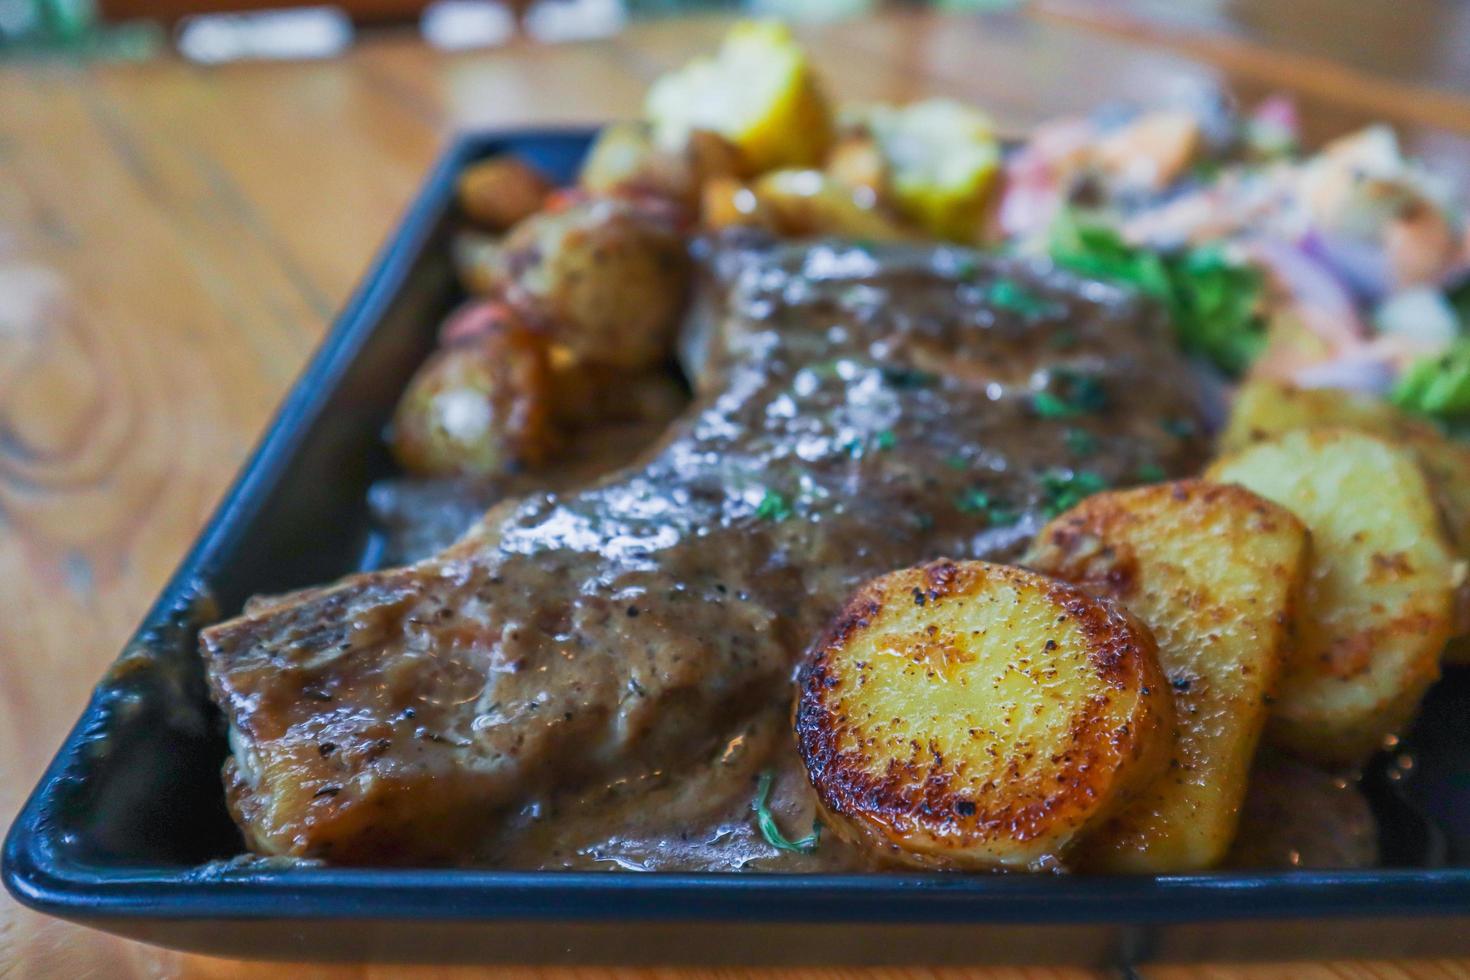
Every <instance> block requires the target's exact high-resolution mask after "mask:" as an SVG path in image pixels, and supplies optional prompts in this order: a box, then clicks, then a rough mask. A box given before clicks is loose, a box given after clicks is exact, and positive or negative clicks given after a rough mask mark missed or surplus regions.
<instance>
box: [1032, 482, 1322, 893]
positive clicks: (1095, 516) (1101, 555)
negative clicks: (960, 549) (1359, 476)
mask: <svg viewBox="0 0 1470 980" xmlns="http://www.w3.org/2000/svg"><path fill="white" fill-rule="evenodd" d="M1309 552H1310V542H1309V538H1308V535H1307V529H1306V528H1305V527H1304V526H1303V525H1302V523H1301V521H1299V520H1297V519H1296V517H1294V516H1293V515H1292V514H1291V513H1290V512H1288V511H1287V510H1286V509H1285V508H1282V507H1278V506H1277V505H1276V504H1273V503H1271V502H1270V501H1268V500H1264V499H1262V498H1260V497H1258V496H1256V495H1255V494H1253V493H1251V492H1250V491H1249V490H1245V489H1242V488H1241V487H1236V486H1221V485H1218V484H1211V483H1203V482H1201V481H1198V480H1186V481H1181V482H1178V483H1164V484H1157V485H1154V486H1148V487H1141V488H1139V489H1136V490H1123V491H1115V492H1111V493H1102V494H1097V495H1095V496H1092V497H1089V498H1087V499H1086V500H1085V501H1083V502H1082V503H1081V504H1078V505H1077V506H1076V507H1074V508H1073V509H1071V510H1069V511H1067V512H1066V513H1065V514H1063V515H1062V516H1060V517H1058V518H1057V519H1056V520H1054V521H1052V522H1051V523H1050V524H1048V525H1047V526H1046V528H1044V529H1043V530H1042V532H1041V534H1040V535H1039V536H1038V537H1037V539H1036V541H1035V542H1034V543H1033V545H1032V548H1031V552H1030V554H1029V555H1028V556H1027V558H1026V559H1025V564H1026V565H1027V566H1029V567H1031V568H1034V569H1036V570H1037V571H1039V572H1044V573H1046V574H1048V575H1053V576H1055V577H1057V578H1060V579H1062V580H1064V581H1067V582H1071V583H1072V584H1074V585H1076V586H1078V587H1079V588H1081V589H1083V590H1085V591H1087V592H1089V593H1091V594H1093V595H1097V596H1103V597H1105V598H1108V599H1111V600H1114V601H1116V602H1119V603H1121V604H1123V605H1124V606H1126V607H1127V608H1128V610H1129V611H1130V612H1132V613H1133V614H1134V615H1135V616H1137V617H1138V618H1139V619H1141V620H1143V621H1144V623H1146V624H1148V627H1149V629H1150V630H1151V631H1152V632H1153V635H1154V639H1155V640H1157V641H1158V645H1159V663H1160V665H1161V666H1162V667H1163V669H1164V673H1165V674H1166V675H1167V676H1168V679H1169V683H1170V685H1171V687H1172V689H1173V692H1174V708H1175V714H1176V716H1177V718H1178V725H1179V735H1178V739H1177V742H1176V744H1175V748H1174V755H1173V758H1172V760H1171V762H1170V765H1169V768H1168V770H1167V771H1166V772H1165V773H1164V774H1163V775H1162V776H1160V777H1159V778H1158V779H1157V780H1156V781H1155V782H1153V783H1152V784H1150V785H1149V786H1148V787H1147V788H1146V789H1145V790H1144V791H1143V794H1142V795H1141V796H1140V797H1139V798H1138V799H1136V800H1134V801H1133V802H1132V803H1130V804H1129V805H1128V806H1127V807H1126V808H1124V809H1123V810H1122V811H1121V812H1120V813H1119V814H1118V815H1117V816H1115V817H1113V818H1112V819H1111V820H1109V821H1108V822H1107V823H1106V824H1105V825H1103V826H1102V827H1100V828H1099V829H1098V830H1097V831H1096V833H1094V834H1092V835H1089V837H1088V838H1087V840H1085V841H1084V842H1083V843H1082V844H1081V845H1080V848H1079V856H1078V863H1079V864H1080V865H1081V866H1082V867H1084V868H1088V869H1091V870H1097V871H1121V872H1142V873H1150V874H1163V873H1167V872H1180V871H1195V870H1199V869H1202V868H1209V867H1212V866H1214V865H1216V864H1218V863H1219V862H1220V861H1221V860H1222V859H1224V857H1225V855H1226V853H1227V852H1228V851H1229V849H1230V844H1231V841H1232V840H1233V839H1234V837H1235V827H1236V820H1237V819H1238V817H1239V813H1240V806H1241V801H1242V799H1243V798H1244V797H1245V792H1246V784H1247V777H1248V773H1249V771H1250V768H1251V758H1252V757H1253V756H1254V755H1255V750H1256V744H1257V742H1258V741H1259V740H1260V735H1261V731H1262V729H1263V728H1264V727H1265V724H1266V713H1267V699H1268V698H1269V696H1270V695H1271V694H1273V693H1274V691H1275V688H1276V683H1277V681H1278V679H1279V677H1280V675H1281V668H1282V664H1283V663H1284V662H1285V658H1286V654H1287V649H1288V646H1289V644H1290V641H1291V627H1292V624H1293V622H1294V617H1295V614H1296V610H1297V606H1298V603H1299V599H1300V596H1301V592H1302V588H1303V585H1304V584H1305V579H1306V572H1307V569H1308V567H1309Z"/></svg>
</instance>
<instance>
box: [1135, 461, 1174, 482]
mask: <svg viewBox="0 0 1470 980" xmlns="http://www.w3.org/2000/svg"><path fill="white" fill-rule="evenodd" d="M1134 475H1135V476H1137V477H1138V478H1139V479H1140V480H1142V481H1143V482H1144V483H1162V482H1164V480H1166V479H1167V478H1168V476H1169V474H1167V473H1165V472H1164V468H1163V467H1162V466H1160V465H1159V464H1158V463H1144V464H1143V465H1142V466H1140V467H1139V468H1138V469H1137V470H1136V471H1135V472H1134Z"/></svg>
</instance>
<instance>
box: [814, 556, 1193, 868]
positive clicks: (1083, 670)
mask: <svg viewBox="0 0 1470 980" xmlns="http://www.w3.org/2000/svg"><path fill="white" fill-rule="evenodd" d="M1166 685H1167V682H1166V680H1165V679H1164V676H1163V673H1162V671H1161V670H1160V669H1159V664H1158V659H1157V655H1156V652H1155V649H1154V641H1153V637H1152V636H1151V635H1150V633H1149V631H1148V628H1147V627H1146V626H1144V625H1143V624H1141V623H1140V622H1138V621H1137V620H1136V619H1133V618H1132V617H1131V616H1129V615H1128V614H1127V613H1124V612H1122V611H1121V610H1119V609H1116V608H1114V607H1113V606H1111V605H1110V604H1108V603H1106V602H1103V601H1100V600H1097V599H1095V598H1093V597H1091V596H1088V595H1086V594H1085V593H1083V592H1081V591H1080V590H1077V589H1074V588H1072V587H1071V586H1069V585H1065V584H1063V583H1061V582H1057V581H1055V580H1053V579H1049V578H1046V577H1044V576H1041V575H1038V574H1036V573H1034V572H1029V571H1025V570H1023V569H1018V568H1011V567H1008V566H1004V565H993V564H988V563H985V562H952V561H939V562H934V563H932V564H929V565H925V566H923V567H919V568H910V569H905V570H902V571H897V572H893V573H890V574H888V575H884V576H882V577H880V578H877V579H874V580H873V581H872V582H869V583H868V584H867V585H865V586H863V587H862V588H861V589H859V590H858V591H857V593H856V594H855V595H853V596H852V598H851V599H850V600H849V601H848V603H847V605H846V607H845V608H844V609H843V610H842V612H841V613H840V614H839V615H838V616H837V618H836V619H835V620H834V621H833V622H832V624H831V625H830V626H829V627H828V629H827V631H826V633H825V635H824V636H823V637H822V638H821V639H820V640H819V641H818V642H817V644H816V645H815V647H814V648H813V649H812V651H811V654H810V656H809V657H808V659H807V661H806V662H805V664H804V665H803V668H802V670H801V674H800V680H799V687H800V693H799V695H798V700H797V707H796V733H797V741H798V745H799V747H800V750H801V754H802V758H803V759H804V760H805V761H806V766H807V772H808V775H809V776H810V777H811V780H812V785H813V787H814V788H815V789H816V792H817V795H818V797H819V799H820V800H821V803H822V806H823V808H824V811H825V814H826V818H827V820H828V821H829V823H830V826H831V827H832V828H833V829H834V831H836V832H837V833H838V834H840V835H842V836H844V837H846V838H848V839H850V840H853V841H856V842H859V843H862V844H866V845H867V846H869V847H871V848H874V849H875V850H876V851H877V852H878V853H880V854H882V855H884V856H886V858H887V859H888V860H890V861H892V862H894V863H896V864H903V865H913V866H919V867H943V868H971V869H975V868H1043V867H1048V866H1053V865H1054V863H1055V861H1056V860H1057V857H1058V855H1061V854H1063V852H1065V851H1066V849H1067V848H1068V846H1069V845H1070V844H1071V843H1072V842H1073V840H1074V839H1076V838H1078V836H1079V835H1081V834H1083V833H1084V832H1085V831H1087V830H1088V829H1090V828H1092V827H1095V826H1097V825H1098V824H1099V823H1101V822H1102V821H1103V820H1105V819H1106V818H1107V817H1108V816H1110V815H1111V814H1112V813H1113V812H1115V811H1116V810H1117V809H1118V808H1119V807H1121V806H1122V805H1124V804H1125V803H1127V802H1128V801H1129V800H1130V799H1131V798H1132V797H1133V796H1134V795H1135V794H1136V793H1137V792H1138V791H1139V790H1141V789H1142V788H1143V787H1145V786H1147V785H1148V784H1149V783H1150V782H1151V781H1152V780H1153V779H1154V778H1155V777H1156V776H1158V774H1159V773H1160V772H1161V771H1162V769H1163V766H1164V763H1165V762H1166V760H1167V758H1168V755H1169V751H1170V749H1171V748H1172V739H1173V725H1174V717H1173V703H1172V701H1171V700H1170V698H1169V692H1168V688H1167V686H1166Z"/></svg>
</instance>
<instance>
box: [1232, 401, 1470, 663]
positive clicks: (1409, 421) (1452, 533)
mask: <svg viewBox="0 0 1470 980" xmlns="http://www.w3.org/2000/svg"><path fill="white" fill-rule="evenodd" d="M1321 426H1340V427H1342V428H1348V429H1357V430H1359V431H1360V432H1367V433H1370V434H1372V435H1378V436H1383V437H1384V438H1387V439H1391V440H1394V441H1397V442H1400V443H1402V444H1404V445H1406V446H1409V447H1410V448H1412V449H1413V450H1414V451H1415V453H1417V454H1418V457H1419V462H1420V465H1422V466H1423V468H1424V473H1425V475H1426V476H1427V477H1429V483H1430V486H1431V487H1433V489H1434V497H1435V502H1436V504H1437V505H1438V507H1439V512H1440V516H1441V517H1442V518H1443V521H1444V524H1445V530H1446V531H1447V532H1448V534H1449V537H1450V541H1451V543H1452V544H1453V545H1454V549H1455V553H1456V554H1457V555H1458V556H1459V557H1460V559H1462V560H1470V446H1467V445H1465V444H1464V443H1462V442H1459V441H1457V440H1454V439H1450V438H1449V437H1447V436H1445V435H1444V434H1443V433H1441V432H1440V431H1439V430H1438V429H1436V428H1435V427H1434V426H1433V425H1431V424H1429V423H1428V422H1426V421H1425V420H1424V419H1421V418H1416V417H1414V416H1412V415H1410V414H1408V413H1407V412H1405V411H1403V410H1401V409H1399V408H1398V407H1396V406H1394V405H1391V404H1389V403H1388V402H1385V401H1383V400H1381V399H1377V398H1373V397H1371V396H1367V395H1359V394H1356V393H1353V392H1349V391H1342V390H1339V389H1335V388H1319V389H1303V388H1294V387H1292V386H1290V385H1286V384H1282V383H1281V382H1277V381H1259V380H1258V381H1249V382H1247V383H1246V384H1244V385H1242V386H1241V387H1240V390H1239V391H1238V392H1237V394H1236V398H1235V404H1234V406H1233V407H1232V409H1231V413H1230V421H1229V423H1228V425H1227V426H1226V429H1225V431H1224V433H1223V434H1222V435H1221V437H1220V446H1221V449H1222V450H1224V451H1233V450H1237V449H1241V448H1244V447H1245V446H1247V445H1250V444H1251V443H1253V442H1259V441H1261V440H1263V439H1269V438H1271V437H1273V436H1277V435H1280V434H1282V433H1283V432H1290V431H1291V430H1293V429H1306V428H1317V427H1321ZM1455 605H1456V613H1455V620H1454V625H1453V630H1454V634H1455V636H1456V639H1455V640H1452V641H1451V642H1450V644H1449V646H1448V647H1446V649H1445V659H1446V661H1448V662H1451V663H1457V662H1466V661H1470V642H1466V641H1465V640H1464V639H1463V637H1464V635H1465V634H1466V633H1470V588H1467V587H1466V584H1465V583H1461V586H1460V588H1459V590H1458V592H1457V594H1456V603H1455Z"/></svg>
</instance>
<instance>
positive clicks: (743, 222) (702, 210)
mask: <svg viewBox="0 0 1470 980" xmlns="http://www.w3.org/2000/svg"><path fill="white" fill-rule="evenodd" d="M699 220H700V223H701V224H703V225H704V226H705V227H706V228H710V229H713V230H716V231H718V230H719V229H721V228H737V227H738V228H763V229H765V230H766V231H771V232H774V231H777V226H776V217H775V215H774V214H772V213H771V209H770V208H769V207H768V206H767V205H765V204H763V203H762V202H761V199H760V198H758V197H756V195H755V191H753V190H751V189H750V188H749V187H747V186H745V184H743V183H741V182H740V181H738V180H736V179H735V178H734V177H716V178H714V179H712V180H707V181H705V183H704V187H703V189H702V190H701V192H700V197H699Z"/></svg>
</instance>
